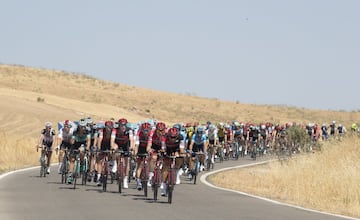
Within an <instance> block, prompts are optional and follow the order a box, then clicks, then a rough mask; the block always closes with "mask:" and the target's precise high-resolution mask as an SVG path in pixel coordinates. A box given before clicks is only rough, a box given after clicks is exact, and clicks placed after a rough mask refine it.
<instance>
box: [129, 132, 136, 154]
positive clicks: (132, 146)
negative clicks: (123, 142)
mask: <svg viewBox="0 0 360 220" xmlns="http://www.w3.org/2000/svg"><path fill="white" fill-rule="evenodd" d="M129 140H130V149H129V151H132V150H134V148H135V139H134V132H133V131H130V133H129Z"/></svg>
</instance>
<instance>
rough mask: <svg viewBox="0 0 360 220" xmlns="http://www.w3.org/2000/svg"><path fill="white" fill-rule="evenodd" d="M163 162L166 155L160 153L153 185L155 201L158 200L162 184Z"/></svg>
mask: <svg viewBox="0 0 360 220" xmlns="http://www.w3.org/2000/svg"><path fill="white" fill-rule="evenodd" d="M163 160H164V154H163V153H158V154H157V159H156V162H155V167H154V176H153V177H152V184H151V186H152V190H153V193H154V200H155V201H156V200H157V196H158V190H159V187H160V184H161V182H162V174H161V169H162V166H163Z"/></svg>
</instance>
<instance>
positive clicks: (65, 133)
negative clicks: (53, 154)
mask: <svg viewBox="0 0 360 220" xmlns="http://www.w3.org/2000/svg"><path fill="white" fill-rule="evenodd" d="M63 126H64V127H63V128H61V129H60V131H59V135H58V147H57V150H59V157H58V160H59V169H58V173H59V174H61V173H62V172H61V170H62V165H63V164H62V161H63V156H64V150H65V149H67V150H69V149H70V148H71V138H72V136H73V128H72V124H71V122H70V120H68V119H67V120H65V121H64V122H63Z"/></svg>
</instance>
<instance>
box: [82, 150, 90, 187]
mask: <svg viewBox="0 0 360 220" xmlns="http://www.w3.org/2000/svg"><path fill="white" fill-rule="evenodd" d="M80 173H81V180H82V182H81V183H82V185H86V182H87V180H88V177H89V175H90V161H89V154H88V152H87V150H86V152H85V155H84V159H83V161H82V162H81V161H80Z"/></svg>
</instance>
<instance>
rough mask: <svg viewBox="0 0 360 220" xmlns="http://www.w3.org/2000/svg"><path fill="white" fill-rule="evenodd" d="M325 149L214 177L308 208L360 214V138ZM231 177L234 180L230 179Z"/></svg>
mask: <svg viewBox="0 0 360 220" xmlns="http://www.w3.org/2000/svg"><path fill="white" fill-rule="evenodd" d="M323 149H324V150H323V151H322V152H321V153H316V154H311V155H306V156H301V157H298V158H296V159H293V160H291V161H289V162H288V163H287V164H281V163H279V162H274V163H271V164H268V165H262V166H258V167H254V168H244V169H237V170H231V171H227V172H223V173H219V174H216V175H214V176H211V177H210V181H211V182H214V183H215V184H216V185H219V186H222V187H225V188H230V189H235V190H240V191H243V192H248V193H252V194H256V195H260V196H264V197H267V198H272V199H274V200H279V201H284V202H287V203H291V204H296V205H300V206H304V207H308V208H315V209H318V210H324V211H331V212H333V213H338V214H342V215H350V216H356V217H360V172H359V170H360V163H359V161H360V140H359V138H358V137H353V138H348V139H346V140H344V141H343V142H340V143H339V142H337V141H333V142H329V143H325V146H324V148H323ZM229 180H231V181H229Z"/></svg>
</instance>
